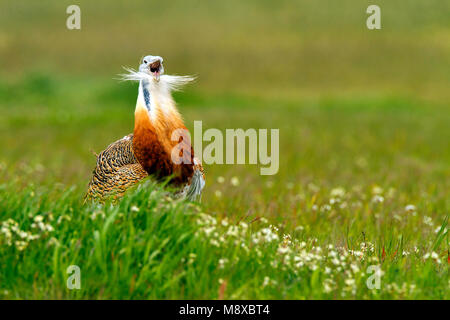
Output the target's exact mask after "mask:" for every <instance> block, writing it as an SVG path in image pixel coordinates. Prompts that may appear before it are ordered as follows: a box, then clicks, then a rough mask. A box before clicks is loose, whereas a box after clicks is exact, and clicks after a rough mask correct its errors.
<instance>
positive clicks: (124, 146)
mask: <svg viewBox="0 0 450 320" xmlns="http://www.w3.org/2000/svg"><path fill="white" fill-rule="evenodd" d="M147 176H148V173H147V172H146V171H145V170H144V168H142V166H141V165H140V164H139V162H138V160H137V159H136V157H135V156H134V153H133V135H132V134H130V135H128V136H125V137H123V138H122V139H120V140H118V141H116V142H114V143H112V144H110V145H109V146H108V147H107V148H106V149H105V150H104V151H102V152H100V154H99V155H98V156H97V165H96V167H95V169H94V171H93V172H92V178H91V181H90V182H89V186H88V191H87V193H86V197H85V200H86V201H89V200H96V201H99V202H103V201H104V200H106V199H107V198H110V197H113V198H114V199H117V198H119V197H121V196H123V194H124V193H125V191H126V190H127V189H128V188H130V187H131V186H133V185H135V184H136V183H138V182H139V181H141V180H142V179H144V178H146V177H147Z"/></svg>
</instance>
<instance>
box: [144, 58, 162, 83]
mask: <svg viewBox="0 0 450 320" xmlns="http://www.w3.org/2000/svg"><path fill="white" fill-rule="evenodd" d="M148 68H149V71H150V74H151V75H153V78H154V79H155V80H156V81H159V78H160V76H161V72H162V70H163V68H162V63H161V60H160V59H157V60H155V61H154V62H152V63H150V64H149V66H148Z"/></svg>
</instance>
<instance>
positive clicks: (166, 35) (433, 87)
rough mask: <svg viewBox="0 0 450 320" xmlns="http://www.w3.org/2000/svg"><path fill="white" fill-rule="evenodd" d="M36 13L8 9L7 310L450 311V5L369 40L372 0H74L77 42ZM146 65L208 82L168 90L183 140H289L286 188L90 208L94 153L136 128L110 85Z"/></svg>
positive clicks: (152, 193) (142, 196) (128, 89)
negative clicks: (216, 134)
mask: <svg viewBox="0 0 450 320" xmlns="http://www.w3.org/2000/svg"><path fill="white" fill-rule="evenodd" d="M25 3H26V4H18V3H16V2H13V1H5V2H2V3H1V4H0V63H1V67H2V68H1V70H0V137H1V148H0V224H1V226H0V228H1V229H0V297H1V298H3V299H27V298H35V299H61V298H62V299H64V298H80V299H85V298H92V299H138V298H142V299H147V298H150V299H162V298H172V299H175V298H179V299H185V298H186V299H201V298H204V299H233V298H235V299H239V298H240V299H246V298H255V299H264V298H270V299H322V298H323V299H353V298H363V299H366V298H375V299H418V298H420V299H449V298H450V290H449V289H450V280H449V274H448V272H449V270H448V268H449V261H450V260H449V259H450V258H449V244H450V242H449V236H448V231H447V230H448V228H449V227H448V215H449V208H450V197H449V190H450V165H449V164H450V129H449V125H450V106H449V99H450V96H449V91H448V87H449V85H450V77H449V75H450V61H449V57H450V46H449V44H450V28H449V21H448V16H449V13H450V7H449V4H448V3H446V2H440V1H427V2H426V4H425V3H423V2H422V1H409V2H408V5H407V6H404V5H403V2H401V1H389V2H388V1H380V3H379V5H380V6H381V8H382V21H383V22H382V24H383V29H382V30H379V31H373V32H372V31H368V30H367V29H366V28H365V18H366V16H367V15H366V14H365V8H366V7H367V5H368V4H369V2H367V3H366V2H364V1H362V2H360V1H342V2H340V3H339V4H337V3H335V2H334V1H282V2H280V3H279V4H278V5H276V6H275V5H274V4H272V3H271V2H269V1H258V2H256V1H255V2H248V3H247V4H242V3H241V2H238V1H233V2H232V3H230V2H223V3H213V2H211V3H209V2H208V4H205V3H202V2H196V3H195V5H191V6H189V7H185V4H184V2H175V3H173V2H171V4H170V5H169V4H160V3H158V4H157V5H156V4H155V6H157V7H158V10H147V8H148V5H147V4H146V2H135V3H134V4H133V5H132V6H125V4H124V3H122V2H114V3H113V4H110V2H108V6H107V7H106V2H101V1H99V2H96V3H95V5H94V4H93V3H89V2H83V1H81V2H80V3H81V4H80V6H81V8H82V19H83V20H82V21H83V22H82V30H80V31H68V30H67V29H66V28H65V18H66V16H67V15H66V14H65V8H66V6H67V5H68V4H70V3H69V2H67V3H66V2H64V1H58V2H57V1H44V2H42V3H40V4H38V3H37V2H36V3H35V2H31V1H30V2H25ZM150 8H151V6H150ZM148 53H150V54H159V55H162V56H163V57H164V58H165V63H166V66H165V67H166V70H167V73H169V74H171V73H176V74H197V75H198V80H197V81H196V82H195V83H194V84H192V85H189V86H188V87H187V88H186V89H185V90H184V91H183V92H177V93H175V99H176V100H177V102H178V104H179V108H180V111H181V113H182V114H183V117H184V118H185V121H186V125H187V126H188V127H189V128H190V129H192V127H193V121H194V120H202V121H203V127H204V129H207V128H218V129H220V130H221V131H224V130H225V129H226V128H244V129H246V128H279V129H280V170H279V172H278V174H277V175H274V176H261V175H259V167H258V166H243V165H209V166H205V169H206V171H207V184H206V188H205V190H204V195H203V198H202V203H201V204H192V203H191V204H189V203H186V202H179V201H174V200H171V199H170V198H168V197H167V194H166V190H165V189H163V188H162V186H156V185H154V184H153V183H152V182H151V181H147V182H145V183H143V184H142V185H140V186H139V187H138V188H136V189H133V190H130V192H129V193H128V194H127V195H126V196H125V198H124V199H123V200H122V201H121V202H120V203H119V204H118V205H115V206H113V205H110V204H107V205H105V206H100V205H88V206H83V205H82V197H83V195H84V192H85V189H86V186H87V182H88V181H89V178H90V174H91V171H92V169H93V168H94V166H95V156H94V155H93V152H92V151H95V152H99V151H101V150H103V148H105V147H106V146H107V145H108V144H109V143H111V142H113V141H115V140H117V139H118V138H121V137H123V136H124V135H126V134H128V133H130V132H131V131H132V128H133V119H134V114H133V111H134V106H135V101H136V94H137V84H133V83H123V82H118V81H117V80H114V78H117V74H119V73H121V72H122V69H121V66H123V65H125V66H131V67H136V66H137V62H138V59H139V58H140V56H142V55H144V54H148ZM69 265H78V266H79V267H80V269H81V289H80V290H69V289H68V288H67V286H66V280H67V277H68V274H67V273H66V270H67V268H68V266H69ZM372 265H376V266H379V267H380V271H379V272H378V275H380V276H381V277H380V289H369V288H368V286H367V285H366V282H367V280H368V279H369V277H370V276H371V275H372V273H371V271H368V267H369V266H372Z"/></svg>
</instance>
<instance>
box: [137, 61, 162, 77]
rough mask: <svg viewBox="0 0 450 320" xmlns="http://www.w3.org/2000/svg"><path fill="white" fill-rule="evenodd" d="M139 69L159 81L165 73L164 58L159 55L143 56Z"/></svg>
mask: <svg viewBox="0 0 450 320" xmlns="http://www.w3.org/2000/svg"><path fill="white" fill-rule="evenodd" d="M139 71H140V72H144V73H147V74H149V75H151V76H152V77H153V79H155V80H156V81H159V78H160V76H161V75H162V74H163V73H164V66H163V58H161V57H159V56H145V57H144V58H142V61H141V65H140V66H139Z"/></svg>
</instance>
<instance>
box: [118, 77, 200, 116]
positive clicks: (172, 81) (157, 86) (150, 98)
mask: <svg viewBox="0 0 450 320" xmlns="http://www.w3.org/2000/svg"><path fill="white" fill-rule="evenodd" d="M127 70H128V72H129V73H128V74H125V75H123V76H122V77H123V79H124V80H134V81H139V89H138V98H137V102H136V110H137V109H138V108H145V109H146V110H147V112H148V113H149V116H150V119H154V117H155V115H156V114H157V113H158V111H162V112H163V113H164V114H167V113H169V112H170V111H176V108H175V104H174V101H173V99H172V95H171V92H172V91H174V90H179V89H180V88H181V87H182V86H183V85H185V84H187V83H189V82H191V81H193V80H194V78H192V77H189V76H170V75H162V76H161V77H160V79H159V81H156V80H155V79H154V78H153V77H152V76H151V75H149V74H147V73H145V72H136V71H134V70H130V69H127Z"/></svg>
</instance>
